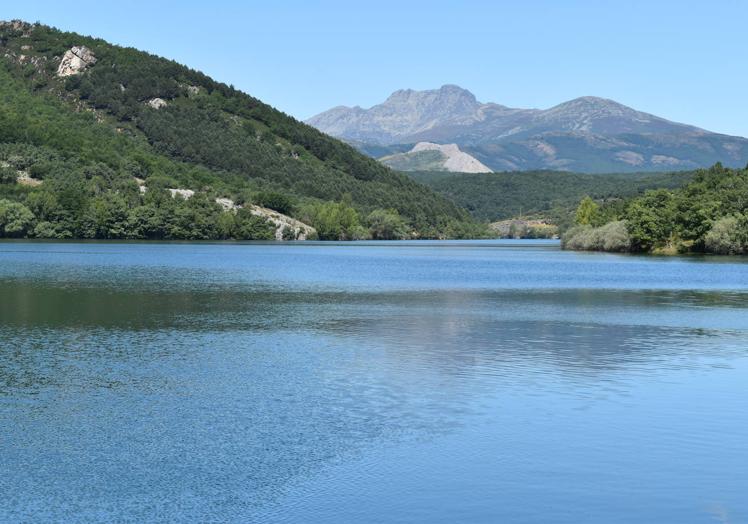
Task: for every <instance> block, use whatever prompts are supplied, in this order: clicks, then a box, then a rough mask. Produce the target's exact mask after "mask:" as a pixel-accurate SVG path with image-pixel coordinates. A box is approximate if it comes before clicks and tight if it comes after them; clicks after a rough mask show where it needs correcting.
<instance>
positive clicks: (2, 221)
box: [0, 200, 34, 238]
mask: <svg viewBox="0 0 748 524" xmlns="http://www.w3.org/2000/svg"><path fill="white" fill-rule="evenodd" d="M33 223H34V213H32V212H31V210H30V209H29V208H27V207H26V206H24V205H23V204H19V203H18V202H11V201H10V200H0V236H2V237H11V238H12V237H24V236H26V234H27V233H28V232H29V230H30V229H31V227H32V226H33Z"/></svg>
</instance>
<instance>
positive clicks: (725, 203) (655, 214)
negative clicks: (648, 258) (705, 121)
mask: <svg viewBox="0 0 748 524" xmlns="http://www.w3.org/2000/svg"><path fill="white" fill-rule="evenodd" d="M747 212H748V169H727V168H725V167H723V166H722V165H720V164H717V165H715V166H714V167H712V168H710V169H705V170H700V171H698V172H696V173H695V176H694V178H693V180H692V181H691V182H690V183H689V184H687V185H686V186H684V187H683V188H681V189H676V190H673V191H671V190H666V189H660V190H653V191H647V192H646V193H644V195H642V196H639V197H636V198H633V199H630V200H629V201H627V202H625V203H624V204H623V205H621V204H619V203H617V204H616V205H615V206H607V205H606V206H603V207H602V208H601V209H600V213H601V215H602V216H604V217H605V218H606V221H608V222H611V221H612V222H616V221H620V220H625V224H626V229H627V232H628V235H629V238H630V249H631V250H632V251H642V252H662V253H676V252H687V251H695V252H701V251H704V252H712V253H720V254H730V253H731V254H739V253H745V252H746V251H747V250H748V218H746V214H747ZM570 247H572V248H574V246H573V245H570ZM592 249H608V248H607V247H604V246H602V247H601V246H594V247H593V248H592Z"/></svg>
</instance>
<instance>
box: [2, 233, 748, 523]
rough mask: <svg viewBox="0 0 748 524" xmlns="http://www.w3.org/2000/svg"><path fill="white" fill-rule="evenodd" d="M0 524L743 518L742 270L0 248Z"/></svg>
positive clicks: (728, 264) (638, 260)
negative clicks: (44, 522) (15, 523)
mask: <svg viewBox="0 0 748 524" xmlns="http://www.w3.org/2000/svg"><path fill="white" fill-rule="evenodd" d="M0 428H1V429H2V431H0V521H3V522H6V521H7V522H19V521H20V522H39V521H54V522H78V521H106V522H112V521H140V522H142V521H191V522H197V521H200V522H211V521H217V522H225V521H230V522H282V523H283V522H288V523H296V522H299V523H311V522H321V523H337V522H341V523H352V522H362V523H367V522H371V523H374V522H403V523H406V522H430V523H431V522H434V523H441V522H444V523H452V522H477V523H480V522H491V523H493V522H519V523H523V522H527V523H546V522H560V523H575V524H577V523H587V522H589V523H599V522H607V523H617V522H622V523H623V522H658V523H663V522H668V523H669V522H672V523H691V522H748V263H745V262H743V261H742V260H740V259H729V258H724V259H716V258H711V259H710V258H653V257H633V256H618V255H606V254H590V253H568V252H562V251H560V250H558V247H557V245H556V244H555V243H552V242H550V243H549V242H423V243H407V242H396V243H370V244H366V243H360V244H334V243H326V244H313V243H306V244H291V245H279V244H125V243H88V244H85V243H31V242H4V243H0Z"/></svg>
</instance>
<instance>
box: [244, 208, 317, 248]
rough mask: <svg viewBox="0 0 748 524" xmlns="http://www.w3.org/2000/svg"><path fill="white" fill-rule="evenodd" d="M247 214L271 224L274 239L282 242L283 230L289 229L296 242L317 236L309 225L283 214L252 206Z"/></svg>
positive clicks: (315, 231)
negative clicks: (273, 229) (273, 226)
mask: <svg viewBox="0 0 748 524" xmlns="http://www.w3.org/2000/svg"><path fill="white" fill-rule="evenodd" d="M249 212H250V213H252V214H253V215H255V216H258V217H263V218H265V219H266V220H268V221H269V222H271V223H272V224H274V225H275V239H276V240H283V230H284V229H290V230H291V231H293V235H294V237H295V238H296V240H306V239H308V238H309V237H310V236H312V235H316V234H317V230H316V229H314V228H313V227H312V226H310V225H309V224H305V223H304V222H301V221H300V220H296V219H295V218H291V217H290V216H288V215H284V214H283V213H278V212H277V211H273V210H272V209H268V208H266V207H261V206H256V205H252V206H250V208H249Z"/></svg>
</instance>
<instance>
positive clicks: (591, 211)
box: [574, 196, 600, 226]
mask: <svg viewBox="0 0 748 524" xmlns="http://www.w3.org/2000/svg"><path fill="white" fill-rule="evenodd" d="M599 214H600V206H598V205H597V204H596V203H595V201H594V200H592V199H591V198H590V197H588V196H586V197H584V198H583V199H582V201H581V202H580V203H579V206H578V207H577V212H576V214H575V215H574V223H575V224H576V225H578V226H591V225H594V224H595V223H596V222H597V219H598V216H599Z"/></svg>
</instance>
